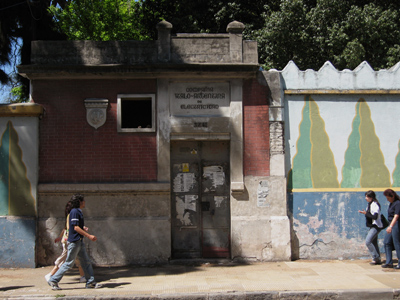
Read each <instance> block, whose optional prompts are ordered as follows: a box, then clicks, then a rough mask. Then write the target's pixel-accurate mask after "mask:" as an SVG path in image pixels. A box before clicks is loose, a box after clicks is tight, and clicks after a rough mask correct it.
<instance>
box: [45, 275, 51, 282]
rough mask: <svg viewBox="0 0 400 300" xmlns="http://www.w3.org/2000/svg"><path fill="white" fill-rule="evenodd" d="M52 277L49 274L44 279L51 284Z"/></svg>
mask: <svg viewBox="0 0 400 300" xmlns="http://www.w3.org/2000/svg"><path fill="white" fill-rule="evenodd" d="M50 277H51V274H50V273H49V274H46V275H44V279H46V281H47V282H49V280H50Z"/></svg>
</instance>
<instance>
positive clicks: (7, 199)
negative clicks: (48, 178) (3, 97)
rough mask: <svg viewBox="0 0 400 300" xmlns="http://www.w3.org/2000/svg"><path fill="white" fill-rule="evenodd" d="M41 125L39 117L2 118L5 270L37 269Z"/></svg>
mask: <svg viewBox="0 0 400 300" xmlns="http://www.w3.org/2000/svg"><path fill="white" fill-rule="evenodd" d="M3 108H4V107H2V110H1V111H2V112H3V113H4V110H3ZM38 121H39V120H38V118H36V117H0V228H1V230H0V240H1V241H2V243H1V244H0V267H3V268H8V267H35V240H36V187H37V182H38V175H37V174H38V173H37V171H38Z"/></svg>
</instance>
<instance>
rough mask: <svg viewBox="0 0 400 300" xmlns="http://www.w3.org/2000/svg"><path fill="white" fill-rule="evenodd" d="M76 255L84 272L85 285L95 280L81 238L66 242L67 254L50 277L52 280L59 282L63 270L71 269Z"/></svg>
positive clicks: (63, 272)
mask: <svg viewBox="0 0 400 300" xmlns="http://www.w3.org/2000/svg"><path fill="white" fill-rule="evenodd" d="M77 257H78V259H79V262H80V264H81V267H82V269H83V272H85V277H86V280H87V281H86V285H88V284H90V283H92V282H95V280H94V274H93V268H92V264H91V263H90V259H89V256H88V255H87V253H86V248H85V244H84V243H83V240H79V241H77V242H73V243H68V254H67V259H66V260H65V262H64V263H63V264H62V266H61V267H60V269H58V271H57V272H56V274H54V275H53V276H51V277H50V281H52V282H57V283H58V282H60V280H61V278H62V277H63V276H64V274H65V272H67V271H68V270H69V269H71V268H72V267H73V266H74V264H75V259H76V258H77Z"/></svg>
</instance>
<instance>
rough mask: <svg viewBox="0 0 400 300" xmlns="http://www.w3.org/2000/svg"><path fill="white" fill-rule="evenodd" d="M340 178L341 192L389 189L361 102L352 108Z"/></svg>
mask: <svg viewBox="0 0 400 300" xmlns="http://www.w3.org/2000/svg"><path fill="white" fill-rule="evenodd" d="M342 175H343V179H342V182H341V187H342V188H358V187H361V188H363V187H365V188H378V187H380V188H386V187H390V186H391V184H390V173H389V170H388V168H387V167H386V165H385V159H384V156H383V153H382V151H381V149H380V142H379V138H378V136H377V135H376V132H375V125H374V122H373V120H372V118H371V110H370V108H369V106H368V103H367V102H366V101H365V100H364V99H362V98H361V99H360V100H359V101H358V102H357V104H356V115H355V117H354V119H353V124H352V132H351V134H350V137H349V140H348V147H347V150H346V153H345V163H344V166H343V169H342Z"/></svg>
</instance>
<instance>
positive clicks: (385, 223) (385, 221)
mask: <svg viewBox="0 0 400 300" xmlns="http://www.w3.org/2000/svg"><path fill="white" fill-rule="evenodd" d="M381 221H382V225H383V227H382V229H385V228H386V227H388V226H389V221H388V220H387V219H386V217H385V215H383V214H381Z"/></svg>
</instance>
